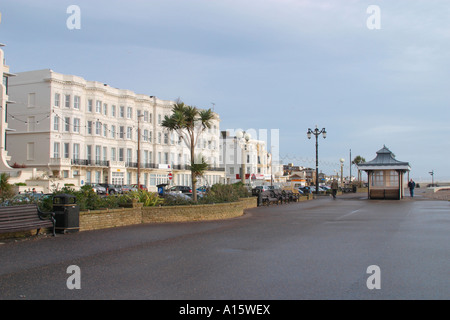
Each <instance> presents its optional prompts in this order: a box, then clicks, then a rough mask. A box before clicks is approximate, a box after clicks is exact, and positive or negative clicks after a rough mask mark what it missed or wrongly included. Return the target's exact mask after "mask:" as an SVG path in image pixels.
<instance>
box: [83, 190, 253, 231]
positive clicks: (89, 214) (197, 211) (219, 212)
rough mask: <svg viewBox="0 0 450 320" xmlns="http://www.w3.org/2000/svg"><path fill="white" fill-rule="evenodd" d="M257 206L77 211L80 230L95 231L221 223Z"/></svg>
mask: <svg viewBox="0 0 450 320" xmlns="http://www.w3.org/2000/svg"><path fill="white" fill-rule="evenodd" d="M256 206H257V198H248V199H241V200H240V201H238V202H233V203H220V204H209V205H194V206H170V207H169V206H168V207H164V206H162V207H142V204H141V203H135V204H134V205H133V208H120V209H105V210H88V211H83V212H80V231H87V230H98V229H105V228H114V227H122V226H129V225H135V224H140V223H161V222H186V221H207V220H221V219H229V218H235V217H238V216H241V215H243V214H244V210H245V209H249V208H254V207H256Z"/></svg>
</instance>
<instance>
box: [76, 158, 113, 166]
mask: <svg viewBox="0 0 450 320" xmlns="http://www.w3.org/2000/svg"><path fill="white" fill-rule="evenodd" d="M72 165H76V166H96V167H109V161H106V160H90V159H72Z"/></svg>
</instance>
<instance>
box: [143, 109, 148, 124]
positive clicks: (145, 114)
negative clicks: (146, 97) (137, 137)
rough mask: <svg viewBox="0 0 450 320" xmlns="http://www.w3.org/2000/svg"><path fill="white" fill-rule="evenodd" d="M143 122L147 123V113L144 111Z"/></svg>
mask: <svg viewBox="0 0 450 320" xmlns="http://www.w3.org/2000/svg"><path fill="white" fill-rule="evenodd" d="M144 121H145V122H148V111H144Z"/></svg>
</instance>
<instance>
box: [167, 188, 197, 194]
mask: <svg viewBox="0 0 450 320" xmlns="http://www.w3.org/2000/svg"><path fill="white" fill-rule="evenodd" d="M168 191H169V192H177V191H178V192H181V193H192V188H191V187H188V186H173V187H170V188H169V189H168Z"/></svg>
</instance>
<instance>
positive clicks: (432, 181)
mask: <svg viewBox="0 0 450 320" xmlns="http://www.w3.org/2000/svg"><path fill="white" fill-rule="evenodd" d="M428 173H429V174H430V175H431V186H432V187H434V170H432V171H430V172H428Z"/></svg>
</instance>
